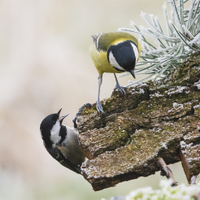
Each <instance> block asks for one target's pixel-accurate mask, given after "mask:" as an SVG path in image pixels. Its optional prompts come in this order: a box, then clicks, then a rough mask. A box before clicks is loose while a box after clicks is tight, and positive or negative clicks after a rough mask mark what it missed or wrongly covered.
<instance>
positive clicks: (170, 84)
mask: <svg viewBox="0 0 200 200" xmlns="http://www.w3.org/2000/svg"><path fill="white" fill-rule="evenodd" d="M126 92H127V95H125V96H121V95H120V93H119V92H118V91H114V92H113V94H112V96H111V97H110V98H108V99H105V100H103V101H102V102H101V103H102V105H103V107H104V111H105V114H99V113H97V111H96V104H93V105H92V107H91V108H85V109H83V111H82V113H81V114H80V116H79V117H78V118H77V125H78V130H79V132H80V134H79V141H80V144H81V146H82V148H83V150H84V152H85V154H86V155H87V157H88V158H89V160H88V161H86V162H85V163H83V165H82V173H83V176H84V177H85V179H87V180H88V181H89V182H90V183H91V184H92V186H93V189H94V190H101V189H104V188H107V187H111V186H114V185H115V184H117V183H119V182H122V181H127V180H130V179H136V178H138V177H140V176H149V175H151V174H154V173H155V172H156V171H158V170H159V169H160V168H159V165H158V164H157V161H158V158H159V157H162V158H163V159H164V161H165V162H166V164H171V163H175V162H178V161H180V160H182V164H183V167H184V170H185V172H186V174H187V178H188V181H189V182H191V180H192V177H195V176H197V175H198V174H199V173H200V162H199V159H197V158H199V157H200V128H199V127H200V53H199V52H198V53H196V54H194V55H193V56H192V57H190V58H188V60H187V61H186V62H184V63H183V64H182V65H181V66H179V67H178V68H176V70H175V71H172V72H171V73H170V74H168V75H167V76H166V77H165V78H163V79H162V80H159V81H157V82H152V81H149V82H147V83H145V84H139V85H136V86H135V87H131V88H127V89H126ZM194 152H195V153H194ZM175 176H176V175H175Z"/></svg>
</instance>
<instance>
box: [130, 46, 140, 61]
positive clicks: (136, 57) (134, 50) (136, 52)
mask: <svg viewBox="0 0 200 200" xmlns="http://www.w3.org/2000/svg"><path fill="white" fill-rule="evenodd" d="M131 46H132V47H133V52H134V54H135V61H136V62H137V60H138V54H139V52H138V49H137V47H136V46H135V45H134V44H133V43H131ZM136 62H135V64H136Z"/></svg>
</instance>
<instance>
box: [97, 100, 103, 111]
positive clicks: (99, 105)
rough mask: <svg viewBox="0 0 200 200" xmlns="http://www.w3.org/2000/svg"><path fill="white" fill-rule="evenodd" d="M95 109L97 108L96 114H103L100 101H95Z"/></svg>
mask: <svg viewBox="0 0 200 200" xmlns="http://www.w3.org/2000/svg"><path fill="white" fill-rule="evenodd" d="M96 108H97V112H99V113H104V111H103V107H102V105H101V102H100V101H97V102H96Z"/></svg>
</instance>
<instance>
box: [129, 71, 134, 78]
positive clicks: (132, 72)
mask: <svg viewBox="0 0 200 200" xmlns="http://www.w3.org/2000/svg"><path fill="white" fill-rule="evenodd" d="M130 73H131V75H132V76H133V78H135V72H134V70H131V71H130Z"/></svg>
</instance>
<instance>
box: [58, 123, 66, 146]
mask: <svg viewBox="0 0 200 200" xmlns="http://www.w3.org/2000/svg"><path fill="white" fill-rule="evenodd" d="M59 135H60V136H61V140H60V141H59V144H62V142H63V141H64V140H65V138H66V136H67V128H66V126H61V129H60V134H59Z"/></svg>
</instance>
